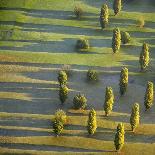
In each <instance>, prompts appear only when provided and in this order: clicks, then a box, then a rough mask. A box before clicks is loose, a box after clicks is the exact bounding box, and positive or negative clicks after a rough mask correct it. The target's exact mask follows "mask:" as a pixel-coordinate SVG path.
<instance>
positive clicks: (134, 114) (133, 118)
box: [130, 103, 140, 131]
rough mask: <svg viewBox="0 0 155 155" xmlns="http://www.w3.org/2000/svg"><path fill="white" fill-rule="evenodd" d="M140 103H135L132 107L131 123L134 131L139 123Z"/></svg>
mask: <svg viewBox="0 0 155 155" xmlns="http://www.w3.org/2000/svg"><path fill="white" fill-rule="evenodd" d="M139 118H140V116H139V104H138V103H135V104H134V105H133V107H132V112H131V116H130V124H131V129H132V131H134V130H135V129H136V127H137V126H138V125H139Z"/></svg>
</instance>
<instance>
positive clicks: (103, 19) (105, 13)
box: [100, 4, 109, 29]
mask: <svg viewBox="0 0 155 155" xmlns="http://www.w3.org/2000/svg"><path fill="white" fill-rule="evenodd" d="M108 22H109V9H108V6H107V5H106V4H104V5H103V6H102V8H101V14H100V24H101V28H102V29H104V28H105V27H106V25H107V24H108Z"/></svg>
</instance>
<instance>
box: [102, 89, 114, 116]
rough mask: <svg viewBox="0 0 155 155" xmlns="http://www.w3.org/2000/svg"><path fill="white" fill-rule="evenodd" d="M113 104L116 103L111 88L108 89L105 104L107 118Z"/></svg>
mask: <svg viewBox="0 0 155 155" xmlns="http://www.w3.org/2000/svg"><path fill="white" fill-rule="evenodd" d="M113 103H114V94H113V90H112V88H111V87H106V92H105V102H104V111H105V116H108V115H109V113H110V112H111V111H112V109H113Z"/></svg>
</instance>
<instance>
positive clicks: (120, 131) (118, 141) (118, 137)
mask: <svg viewBox="0 0 155 155" xmlns="http://www.w3.org/2000/svg"><path fill="white" fill-rule="evenodd" d="M124 134H125V132H124V124H123V123H119V124H118V126H117V132H116V134H115V140H114V144H115V148H116V150H117V151H119V150H121V149H122V147H123V145H124Z"/></svg>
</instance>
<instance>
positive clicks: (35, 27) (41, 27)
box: [0, 21, 111, 36]
mask: <svg viewBox="0 0 155 155" xmlns="http://www.w3.org/2000/svg"><path fill="white" fill-rule="evenodd" d="M0 24H4V25H14V24H15V25H16V26H20V27H22V29H21V30H23V31H26V32H27V31H29V32H48V33H50V32H53V33H62V34H64V33H65V34H74V35H87V36H94V35H95V36H103V35H106V36H111V35H110V34H109V32H110V31H109V30H104V31H102V30H100V29H92V28H82V27H73V26H64V25H52V24H51V25H50V24H34V23H21V22H12V21H1V22H0Z"/></svg>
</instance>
